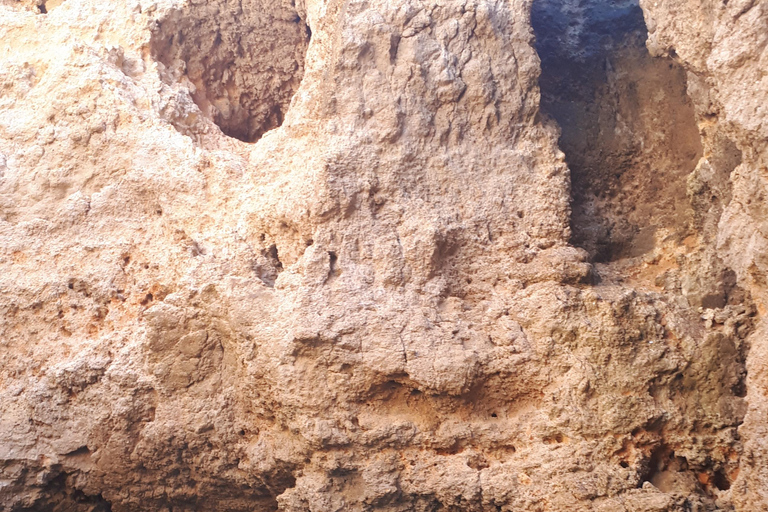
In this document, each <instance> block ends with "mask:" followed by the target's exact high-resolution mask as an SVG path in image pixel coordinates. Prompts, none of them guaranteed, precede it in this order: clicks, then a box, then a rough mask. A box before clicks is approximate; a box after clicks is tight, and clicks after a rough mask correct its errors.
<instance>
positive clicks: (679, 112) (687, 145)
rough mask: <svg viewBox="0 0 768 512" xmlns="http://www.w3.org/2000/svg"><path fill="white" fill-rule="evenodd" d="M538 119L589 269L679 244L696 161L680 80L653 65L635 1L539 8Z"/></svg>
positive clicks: (549, 1) (668, 67) (674, 70)
mask: <svg viewBox="0 0 768 512" xmlns="http://www.w3.org/2000/svg"><path fill="white" fill-rule="evenodd" d="M532 24H533V27H534V30H535V32H536V36H537V48H538V51H539V55H540V57H541V61H542V63H541V65H542V75H541V82H540V84H541V91H542V110H543V111H544V112H545V113H547V114H548V115H550V116H552V117H553V118H554V119H555V120H556V121H557V122H558V123H559V125H560V127H561V129H562V135H561V137H560V147H561V149H562V150H563V151H564V152H565V154H566V159H567V161H568V165H569V167H570V168H571V179H572V196H573V205H572V207H573V217H572V229H573V237H572V242H573V244H574V245H577V246H579V247H582V248H584V249H586V250H587V251H588V252H589V253H590V254H591V256H592V257H593V259H594V260H595V261H597V262H603V261H613V260H618V259H622V258H627V257H634V256H640V255H642V254H645V253H647V252H649V251H650V250H651V249H653V248H654V246H655V245H656V243H657V241H660V240H663V239H665V238H670V237H672V238H677V239H679V240H682V239H684V238H685V236H686V227H687V223H688V217H689V215H690V212H689V208H688V201H687V198H686V176H687V175H688V174H689V173H690V172H691V171H693V169H694V168H695V167H696V163H697V162H698V160H699V158H700V157H701V154H702V149H701V143H700V138H699V132H698V129H697V126H696V122H695V117H694V110H693V105H692V104H691V101H690V100H689V98H688V96H687V94H686V77H685V71H684V70H683V69H682V68H681V67H679V66H678V65H677V64H676V63H675V62H674V61H672V60H671V59H660V58H653V57H651V56H650V54H649V53H648V50H647V49H646V48H645V40H646V28H645V23H644V20H643V13H642V11H641V10H640V7H639V6H638V5H637V1H636V0H620V1H614V2H595V1H589V2H584V1H578V2H577V1H573V0H540V1H537V2H534V5H533V11H532Z"/></svg>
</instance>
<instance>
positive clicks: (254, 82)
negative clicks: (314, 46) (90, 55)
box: [151, 0, 310, 142]
mask: <svg viewBox="0 0 768 512" xmlns="http://www.w3.org/2000/svg"><path fill="white" fill-rule="evenodd" d="M309 38H310V31H309V28H308V27H307V25H306V24H305V23H304V21H303V20H302V18H301V17H300V16H299V13H298V12H297V11H296V8H295V6H290V5H288V3H287V2H272V1H269V0H249V1H247V2H241V1H234V0H219V1H214V2H199V3H194V4H190V5H189V6H187V7H185V8H183V9H177V10H173V11H171V12H170V13H169V14H168V15H167V16H166V17H165V18H164V19H163V20H162V22H161V23H160V24H159V26H158V28H157V29H156V30H155V31H154V33H153V36H152V41H151V50H152V54H153V56H154V57H155V59H156V60H157V61H159V62H160V63H161V64H163V67H161V76H162V78H163V79H164V80H165V81H166V82H167V83H170V84H174V83H180V84H182V85H186V86H187V87H188V88H189V90H190V92H191V94H192V98H193V99H194V101H195V103H196V104H197V105H198V107H200V110H201V111H202V112H203V114H204V115H205V116H207V117H209V118H211V119H212V120H213V121H214V122H215V123H216V124H217V125H218V126H219V128H221V131H222V132H224V133H225V134H226V135H229V136H230V137H234V138H237V139H240V140H242V141H244V142H256V141H257V140H258V139H259V138H261V136H262V135H263V134H264V133H265V132H267V131H269V130H271V129H273V128H277V127H278V126H280V125H281V124H282V122H283V119H284V117H285V113H286V111H287V110H288V106H289V105H290V102H291V98H292V97H293V95H294V93H295V92H296V90H297V89H298V87H299V84H300V83H301V79H302V78H303V75H304V58H305V56H306V52H307V46H308V44H309ZM193 117H194V116H193ZM194 122H195V120H194V119H187V118H185V119H175V120H174V124H175V125H176V127H177V128H178V129H180V131H184V129H187V128H189V126H190V125H193V124H194Z"/></svg>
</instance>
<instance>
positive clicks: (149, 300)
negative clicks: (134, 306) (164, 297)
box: [141, 293, 154, 306]
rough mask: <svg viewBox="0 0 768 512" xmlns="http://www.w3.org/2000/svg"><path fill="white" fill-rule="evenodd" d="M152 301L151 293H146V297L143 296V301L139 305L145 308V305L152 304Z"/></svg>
mask: <svg viewBox="0 0 768 512" xmlns="http://www.w3.org/2000/svg"><path fill="white" fill-rule="evenodd" d="M152 300H154V297H153V296H152V294H151V293H148V294H147V295H145V296H144V299H143V300H142V301H141V305H142V306H146V305H147V304H149V303H150V302H152Z"/></svg>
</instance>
